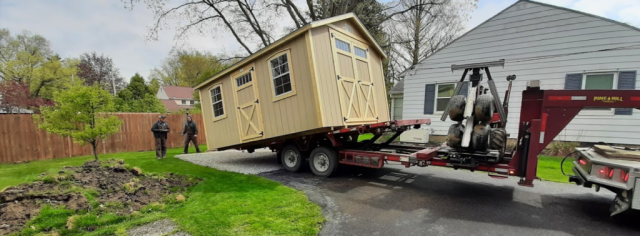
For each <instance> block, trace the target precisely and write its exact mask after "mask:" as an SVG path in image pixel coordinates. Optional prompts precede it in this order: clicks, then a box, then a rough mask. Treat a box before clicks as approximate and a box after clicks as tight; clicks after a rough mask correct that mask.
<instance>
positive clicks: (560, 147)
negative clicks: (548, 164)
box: [546, 141, 580, 156]
mask: <svg viewBox="0 0 640 236" xmlns="http://www.w3.org/2000/svg"><path fill="white" fill-rule="evenodd" d="M578 146H580V143H578V142H563V141H553V142H551V144H549V146H547V150H546V154H547V155H550V156H567V155H569V154H571V153H572V152H574V151H575V150H576V147H578Z"/></svg>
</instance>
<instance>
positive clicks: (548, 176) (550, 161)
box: [538, 156, 573, 183]
mask: <svg viewBox="0 0 640 236" xmlns="http://www.w3.org/2000/svg"><path fill="white" fill-rule="evenodd" d="M560 162H562V157H550V156H538V177H540V179H542V180H544V181H553V182H561V183H569V176H564V175H562V171H561V170H560ZM572 168H573V158H567V160H566V161H564V167H563V169H564V173H565V174H568V175H573V171H571V169H572Z"/></svg>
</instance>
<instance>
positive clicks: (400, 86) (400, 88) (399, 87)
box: [389, 79, 404, 94]
mask: <svg viewBox="0 0 640 236" xmlns="http://www.w3.org/2000/svg"><path fill="white" fill-rule="evenodd" d="M402 93H404V79H403V80H400V81H398V82H397V83H396V85H394V86H393V88H391V90H389V94H402Z"/></svg>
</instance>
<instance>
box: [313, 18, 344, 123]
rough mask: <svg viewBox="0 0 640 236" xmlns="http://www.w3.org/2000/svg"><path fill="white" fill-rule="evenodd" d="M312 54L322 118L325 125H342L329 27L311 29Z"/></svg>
mask: <svg viewBox="0 0 640 236" xmlns="http://www.w3.org/2000/svg"><path fill="white" fill-rule="evenodd" d="M311 36H312V41H313V45H311V48H312V50H313V55H314V57H315V58H314V59H315V65H316V67H315V68H316V75H317V76H318V77H317V78H316V83H317V84H318V86H319V87H318V88H317V89H318V97H319V98H320V101H322V103H321V104H320V105H321V106H322V120H323V122H324V124H323V125H324V126H325V127H330V126H340V125H342V119H341V118H342V111H340V105H339V104H340V101H339V98H338V94H337V91H338V84H337V83H336V69H335V66H334V64H333V52H332V50H331V38H330V36H329V27H327V26H322V27H318V28H314V29H311Z"/></svg>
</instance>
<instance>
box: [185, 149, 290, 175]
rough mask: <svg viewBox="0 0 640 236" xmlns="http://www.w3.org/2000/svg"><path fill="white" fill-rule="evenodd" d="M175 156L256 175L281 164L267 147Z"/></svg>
mask: <svg viewBox="0 0 640 236" xmlns="http://www.w3.org/2000/svg"><path fill="white" fill-rule="evenodd" d="M176 158H179V159H181V160H185V161H188V162H191V163H193V164H196V165H201V166H207V167H211V168H214V169H217V170H224V171H230V172H236V173H242V174H252V175H257V174H260V173H265V172H271V171H276V170H281V169H282V166H280V165H278V163H277V161H276V153H275V152H271V150H269V149H257V150H256V151H255V152H254V153H248V152H242V151H238V150H227V151H220V152H205V153H196V154H182V155H176Z"/></svg>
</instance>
